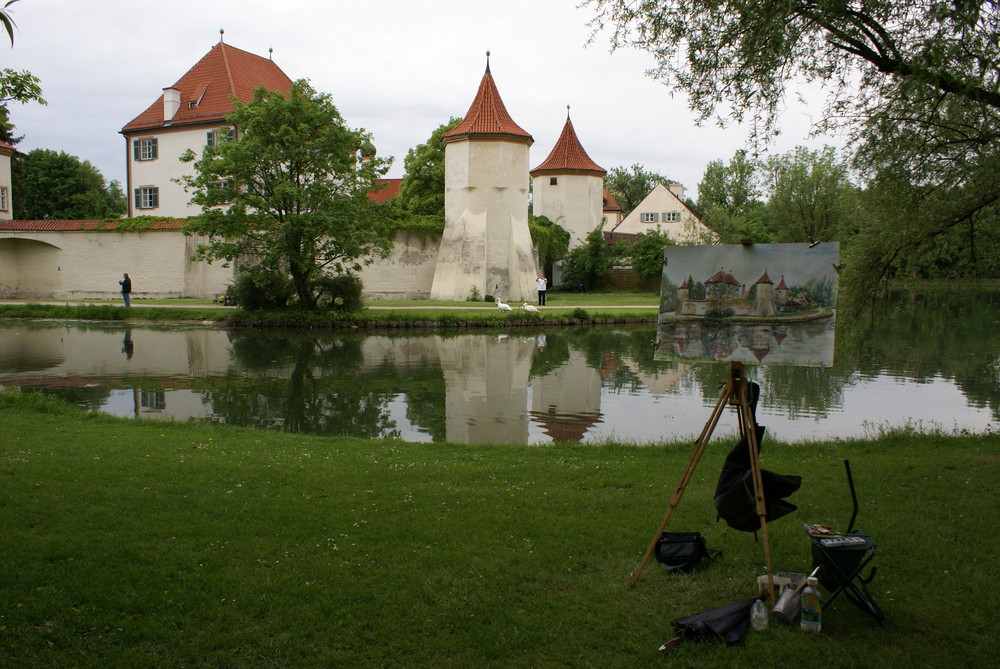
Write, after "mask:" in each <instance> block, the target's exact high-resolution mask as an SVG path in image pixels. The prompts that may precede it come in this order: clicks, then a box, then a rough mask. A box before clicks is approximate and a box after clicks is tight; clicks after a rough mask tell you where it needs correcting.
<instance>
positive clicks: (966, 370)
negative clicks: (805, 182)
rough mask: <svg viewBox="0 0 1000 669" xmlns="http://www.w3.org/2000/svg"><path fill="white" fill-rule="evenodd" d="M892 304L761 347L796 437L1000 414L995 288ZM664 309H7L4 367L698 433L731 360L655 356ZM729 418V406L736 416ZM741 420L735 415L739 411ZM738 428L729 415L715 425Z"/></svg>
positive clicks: (192, 390) (335, 415)
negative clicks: (29, 318)
mask: <svg viewBox="0 0 1000 669" xmlns="http://www.w3.org/2000/svg"><path fill="white" fill-rule="evenodd" d="M973 306H974V308H972V307H970V306H968V305H967V306H966V307H964V308H963V307H961V306H960V305H959V301H958V300H956V299H955V297H954V296H951V295H939V296H930V297H928V296H910V295H903V296H901V297H900V299H898V300H896V301H894V302H892V303H891V304H889V305H886V307H885V309H884V310H883V311H884V313H886V314H888V315H889V316H890V318H889V319H888V320H885V321H880V322H878V323H859V324H858V326H857V328H856V329H854V330H850V331H845V332H838V333H837V337H838V339H837V353H836V364H835V365H834V366H833V367H830V368H822V367H786V366H776V365H762V366H757V365H751V366H749V367H748V373H749V374H750V375H751V376H752V377H753V378H754V380H756V381H757V382H758V383H760V384H761V386H762V397H761V404H760V408H759V409H758V418H759V419H760V420H761V423H762V424H765V425H767V427H768V434H769V435H772V436H775V437H777V438H782V439H790V440H801V439H827V438H831V437H852V436H862V435H863V434H865V433H866V431H870V430H871V426H873V425H895V426H898V425H905V424H913V423H914V422H915V421H919V422H920V425H922V426H923V427H925V428H929V427H934V426H940V427H943V428H944V429H947V430H951V429H968V430H971V431H985V430H987V429H990V427H991V425H992V426H994V429H995V426H996V424H997V420H998V416H1000V408H998V407H1000V374H998V370H1000V360H998V357H997V356H998V353H997V351H998V349H1000V341H998V335H997V332H998V329H997V327H996V325H997V318H998V314H1000V310H998V309H997V300H996V295H994V294H986V295H980V296H978V298H977V301H976V302H975V303H974V305H973ZM655 339H656V332H655V330H654V329H653V328H652V327H647V328H631V329H621V328H615V329H595V330H588V331H555V332H546V333H544V334H542V333H537V332H534V333H529V332H505V333H497V332H475V333H473V334H462V335H456V334H451V333H426V334H418V335H407V336H392V335H371V336H365V335H360V334H357V335H354V334H333V333H327V334H325V335H321V336H317V335H315V334H312V333H296V332H260V331H232V332H230V331H224V330H217V329H212V328H179V327H173V328H171V327H161V328H145V327H144V328H135V327H133V328H131V329H122V328H115V327H112V326H104V325H92V324H83V325H81V324H67V323H53V322H44V323H43V322H18V321H6V322H0V385H6V386H14V387H20V388H21V389H22V390H24V391H39V392H47V393H51V394H55V395H58V396H60V397H63V398H66V399H67V400H69V401H71V402H74V403H76V404H78V405H79V406H83V407H85V408H89V409H95V410H101V411H105V412H108V413H113V414H116V415H121V416H137V417H144V418H171V419H182V420H183V419H195V420H203V421H216V422H226V423H231V424H236V425H244V426H251V427H258V428H271V429H281V430H289V431H296V432H305V433H313V434H326V435H333V434H346V435H351V436H356V437H365V438H403V439H407V440H412V441H438V442H439V441H445V440H447V441H452V442H462V443H512V444H522V443H549V442H552V441H582V442H595V441H603V440H607V439H618V440H623V441H629V442H636V443H647V442H655V441H659V440H662V439H673V438H678V437H680V438H686V437H689V436H691V435H695V434H697V433H698V432H699V431H700V430H701V428H702V427H703V426H704V422H705V420H706V419H707V418H708V415H709V413H710V409H711V406H712V405H714V403H715V400H716V398H717V397H718V392H719V387H720V385H721V384H722V383H723V381H724V380H725V377H726V375H727V373H728V369H729V366H728V363H698V362H691V361H686V360H683V359H682V360H676V361H672V362H665V361H662V360H657V359H656V355H655V347H654V345H653V344H654V342H655ZM727 421H728V422H727ZM728 423H732V424H731V425H730V424H728ZM727 429H728V430H732V431H735V429H736V427H735V418H732V420H731V421H730V420H729V419H724V421H723V423H722V424H720V427H719V433H720V434H722V433H725V431H726V430H727Z"/></svg>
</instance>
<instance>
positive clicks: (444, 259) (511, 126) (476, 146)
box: [430, 52, 538, 302]
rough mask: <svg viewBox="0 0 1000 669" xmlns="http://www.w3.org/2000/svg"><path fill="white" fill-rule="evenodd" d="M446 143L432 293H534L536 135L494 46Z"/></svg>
mask: <svg viewBox="0 0 1000 669" xmlns="http://www.w3.org/2000/svg"><path fill="white" fill-rule="evenodd" d="M441 142H442V144H444V147H445V178H444V198H445V222H444V233H443V235H442V238H441V245H440V248H439V250H438V256H437V264H436V266H435V268H434V279H433V283H432V285H431V291H430V299H432V300H465V299H468V298H469V297H470V296H473V295H476V294H478V295H494V296H495V297H498V298H502V299H503V300H505V301H511V302H517V301H521V300H529V299H532V297H533V296H534V295H535V279H536V277H537V276H538V267H537V264H536V262H535V255H534V249H533V247H532V244H531V234H530V232H529V231H528V148H529V147H530V146H531V144H532V143H533V142H534V140H533V139H532V137H531V135H530V134H529V133H528V132H527V131H525V130H524V129H523V128H521V127H520V126H519V125H517V123H515V122H514V120H513V119H512V118H511V116H510V114H509V113H508V112H507V108H506V107H505V106H504V103H503V100H502V99H501V98H500V93H499V91H498V90H497V87H496V83H495V82H494V81H493V75H492V74H491V73H490V66H489V53H488V52H487V61H486V73H485V74H484V75H483V78H482V81H481V82H480V84H479V91H478V92H477V93H476V97H475V99H474V100H473V101H472V105H471V106H470V107H469V111H468V112H467V113H466V114H465V117H464V118H463V120H462V122H461V123H459V124H458V125H457V126H455V127H454V128H453V129H451V130H449V131H448V132H446V133H445V134H444V135H443V136H442V137H441Z"/></svg>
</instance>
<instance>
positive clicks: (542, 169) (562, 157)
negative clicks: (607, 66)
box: [529, 108, 608, 177]
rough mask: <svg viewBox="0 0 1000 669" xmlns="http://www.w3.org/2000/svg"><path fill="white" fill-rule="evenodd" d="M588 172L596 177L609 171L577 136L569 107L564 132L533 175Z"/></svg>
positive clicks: (532, 172) (533, 171)
mask: <svg viewBox="0 0 1000 669" xmlns="http://www.w3.org/2000/svg"><path fill="white" fill-rule="evenodd" d="M556 173H559V174H588V175H592V176H596V177H603V176H604V175H605V174H607V173H608V171H607V170H606V169H604V168H603V167H601V166H600V165H598V164H597V163H595V162H594V161H593V160H591V159H590V156H588V155H587V152H586V150H584V148H583V145H582V144H581V143H580V138H579V137H577V136H576V130H574V128H573V121H571V120H570V118H569V113H568V108H567V114H566V123H565V125H563V129H562V133H561V134H560V135H559V139H558V140H556V145H555V146H554V147H552V152H551V153H549V157H548V158H546V159H545V160H543V161H542V164H541V165H539V166H538V167H536V168H535V169H533V170H531V172H529V174H531V176H536V175H542V174H556Z"/></svg>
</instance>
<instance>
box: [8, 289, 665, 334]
mask: <svg viewBox="0 0 1000 669" xmlns="http://www.w3.org/2000/svg"><path fill="white" fill-rule="evenodd" d="M658 299H659V298H658V296H657V295H656V294H655V293H651V292H626V291H622V292H611V293H555V295H554V296H553V297H552V298H551V299H550V300H549V301H548V305H547V306H548V308H547V309H545V310H544V311H542V312H539V313H529V312H526V311H523V310H522V309H521V308H520V306H519V305H511V306H513V307H515V308H514V309H513V310H512V311H509V312H505V311H500V310H499V309H497V308H496V306H495V305H492V304H487V303H483V302H434V301H424V300H411V301H389V300H385V301H381V300H374V301H371V302H368V303H366V305H365V306H366V308H365V309H364V310H363V311H362V312H360V313H341V312H336V311H334V312H301V311H296V310H288V311H278V312H251V311H245V310H243V309H238V308H237V309H219V308H217V305H215V307H213V306H212V302H211V301H209V300H188V299H164V300H148V301H147V300H138V299H137V300H134V301H133V306H132V307H131V308H126V307H124V306H123V305H121V304H120V303H119V302H117V301H116V302H111V301H94V302H93V303H91V302H90V301H88V302H87V303H84V304H64V305H57V304H40V303H37V302H18V303H4V304H0V318H63V319H79V320H109V321H126V320H144V321H210V322H215V323H217V324H219V325H231V326H237V327H239V326H255V327H262V326H263V327H313V328H324V327H382V326H390V327H416V326H421V327H459V326H470V325H471V326H481V327H510V326H533V325H537V326H545V327H550V326H558V325H570V324H578V323H580V322H587V323H593V322H602V321H609V320H610V321H621V320H626V319H630V320H634V319H644V320H647V321H654V320H655V318H656V314H657V310H658V307H657V306H656V305H657V304H658ZM144 305H145V306H144ZM636 307H640V308H636Z"/></svg>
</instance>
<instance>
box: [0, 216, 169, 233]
mask: <svg viewBox="0 0 1000 669" xmlns="http://www.w3.org/2000/svg"><path fill="white" fill-rule="evenodd" d="M185 222H186V221H183V220H179V219H175V220H163V221H154V222H153V223H151V224H150V225H149V227H146V226H145V225H143V226H142V230H178V229H180V228H183V227H184V224H185ZM123 223H124V224H125V226H124V228H123V230H126V231H127V230H138V228H136V227H130V226H129V225H128V222H127V221H96V220H94V221H67V220H55V219H45V220H34V221H0V230H18V231H22V232H86V231H88V230H114V229H116V228H117V227H118V226H119V225H122V224H123Z"/></svg>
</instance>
